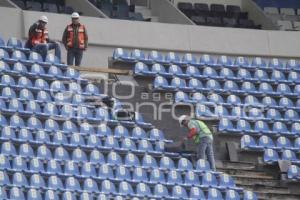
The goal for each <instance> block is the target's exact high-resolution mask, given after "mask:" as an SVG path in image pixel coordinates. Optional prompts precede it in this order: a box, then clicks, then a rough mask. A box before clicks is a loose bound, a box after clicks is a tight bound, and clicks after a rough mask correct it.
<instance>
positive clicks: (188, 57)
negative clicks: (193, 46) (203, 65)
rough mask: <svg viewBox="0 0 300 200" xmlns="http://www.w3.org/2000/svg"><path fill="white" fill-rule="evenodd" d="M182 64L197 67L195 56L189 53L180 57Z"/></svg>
mask: <svg viewBox="0 0 300 200" xmlns="http://www.w3.org/2000/svg"><path fill="white" fill-rule="evenodd" d="M182 63H184V64H190V65H198V61H197V58H196V56H195V55H193V54H191V53H186V54H185V55H184V56H183V57H182Z"/></svg>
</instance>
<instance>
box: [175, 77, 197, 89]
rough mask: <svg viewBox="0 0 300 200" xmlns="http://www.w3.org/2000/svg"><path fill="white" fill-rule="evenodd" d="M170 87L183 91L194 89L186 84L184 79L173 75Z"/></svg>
mask: <svg viewBox="0 0 300 200" xmlns="http://www.w3.org/2000/svg"><path fill="white" fill-rule="evenodd" d="M170 87H171V88H174V89H176V90H183V91H190V90H192V89H194V88H192V87H189V86H187V85H186V81H185V80H184V79H181V78H179V77H175V78H173V79H172V80H171V84H170ZM169 89H170V88H169Z"/></svg>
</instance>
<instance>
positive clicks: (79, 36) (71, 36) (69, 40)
mask: <svg viewBox="0 0 300 200" xmlns="http://www.w3.org/2000/svg"><path fill="white" fill-rule="evenodd" d="M67 31H68V34H67V46H68V47H69V48H73V39H74V29H73V26H72V25H68V28H67ZM84 32H85V28H84V25H80V26H79V28H78V33H77V41H78V48H79V49H84V48H85V37H84Z"/></svg>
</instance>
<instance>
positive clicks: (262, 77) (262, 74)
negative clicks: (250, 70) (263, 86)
mask: <svg viewBox="0 0 300 200" xmlns="http://www.w3.org/2000/svg"><path fill="white" fill-rule="evenodd" d="M253 78H254V79H256V80H259V81H265V82H269V81H270V78H269V76H268V74H267V72H266V71H264V70H262V69H257V70H256V71H255V73H254V76H253Z"/></svg>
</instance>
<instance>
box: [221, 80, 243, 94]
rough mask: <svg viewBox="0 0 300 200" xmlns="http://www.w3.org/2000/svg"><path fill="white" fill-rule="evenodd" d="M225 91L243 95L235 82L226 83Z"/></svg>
mask: <svg viewBox="0 0 300 200" xmlns="http://www.w3.org/2000/svg"><path fill="white" fill-rule="evenodd" d="M223 89H224V91H225V92H234V93H241V91H239V86H238V85H237V83H236V82H233V81H225V83H224V87H223Z"/></svg>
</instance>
